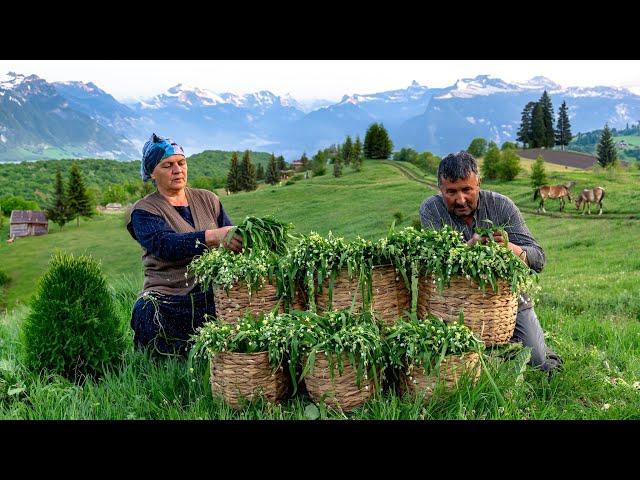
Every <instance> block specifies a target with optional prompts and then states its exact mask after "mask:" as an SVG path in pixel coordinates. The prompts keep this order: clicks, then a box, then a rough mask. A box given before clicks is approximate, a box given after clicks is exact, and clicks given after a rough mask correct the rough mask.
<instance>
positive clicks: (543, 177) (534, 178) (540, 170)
mask: <svg viewBox="0 0 640 480" xmlns="http://www.w3.org/2000/svg"><path fill="white" fill-rule="evenodd" d="M546 183H547V173H546V172H545V169H544V158H542V155H538V158H536V161H535V162H534V163H533V167H531V186H532V187H533V188H534V189H537V188H538V187H541V186H542V185H546Z"/></svg>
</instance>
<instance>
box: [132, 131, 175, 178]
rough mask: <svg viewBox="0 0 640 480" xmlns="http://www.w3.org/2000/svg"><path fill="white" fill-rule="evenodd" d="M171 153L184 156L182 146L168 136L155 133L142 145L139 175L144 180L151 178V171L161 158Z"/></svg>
mask: <svg viewBox="0 0 640 480" xmlns="http://www.w3.org/2000/svg"><path fill="white" fill-rule="evenodd" d="M171 155H182V156H183V157H184V156H185V154H184V150H182V147H181V146H180V145H178V144H177V143H175V142H174V141H173V140H171V139H170V138H162V137H159V136H157V135H156V134H155V133H154V134H152V135H151V138H149V140H147V143H145V144H144V147H142V162H141V164H140V176H141V177H142V181H143V182H146V181H147V180H149V179H150V178H151V172H153V169H154V168H156V165H158V164H159V163H160V162H161V161H162V160H164V159H165V158H167V157H170V156H171Z"/></svg>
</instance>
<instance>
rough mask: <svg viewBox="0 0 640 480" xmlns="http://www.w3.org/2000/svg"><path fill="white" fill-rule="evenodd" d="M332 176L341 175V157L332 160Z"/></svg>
mask: <svg viewBox="0 0 640 480" xmlns="http://www.w3.org/2000/svg"><path fill="white" fill-rule="evenodd" d="M333 176H334V177H336V178H337V177H341V176H342V158H341V157H336V158H334V160H333Z"/></svg>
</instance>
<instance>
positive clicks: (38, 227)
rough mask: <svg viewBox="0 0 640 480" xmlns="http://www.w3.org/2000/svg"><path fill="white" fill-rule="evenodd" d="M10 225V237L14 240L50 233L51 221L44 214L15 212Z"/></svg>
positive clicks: (25, 211)
mask: <svg viewBox="0 0 640 480" xmlns="http://www.w3.org/2000/svg"><path fill="white" fill-rule="evenodd" d="M10 223H11V224H10V226H9V236H10V237H12V238H15V237H26V236H28V235H45V234H47V233H49V221H48V220H47V217H46V215H45V213H44V212H39V211H36V210H13V211H12V212H11V220H10Z"/></svg>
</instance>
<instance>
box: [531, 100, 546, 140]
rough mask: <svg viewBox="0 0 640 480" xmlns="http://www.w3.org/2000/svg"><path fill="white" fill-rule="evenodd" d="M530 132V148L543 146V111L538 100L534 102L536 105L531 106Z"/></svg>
mask: <svg viewBox="0 0 640 480" xmlns="http://www.w3.org/2000/svg"><path fill="white" fill-rule="evenodd" d="M531 132H532V135H531V148H540V147H544V142H545V132H546V130H545V128H544V111H543V109H542V105H541V104H540V103H539V102H538V103H536V106H535V107H534V108H533V116H532V121H531Z"/></svg>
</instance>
